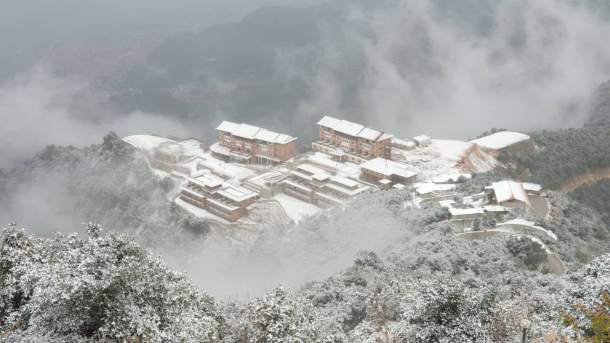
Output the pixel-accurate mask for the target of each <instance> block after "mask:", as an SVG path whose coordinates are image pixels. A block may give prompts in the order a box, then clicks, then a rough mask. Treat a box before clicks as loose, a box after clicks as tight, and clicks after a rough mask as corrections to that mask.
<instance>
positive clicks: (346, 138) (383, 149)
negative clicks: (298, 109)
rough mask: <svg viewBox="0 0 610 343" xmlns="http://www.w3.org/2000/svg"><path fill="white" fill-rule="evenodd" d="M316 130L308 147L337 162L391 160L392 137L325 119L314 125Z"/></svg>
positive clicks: (347, 123)
mask: <svg viewBox="0 0 610 343" xmlns="http://www.w3.org/2000/svg"><path fill="white" fill-rule="evenodd" d="M318 131H319V132H318V133H319V138H318V140H317V141H315V142H313V143H312V148H313V149H314V150H318V151H321V152H324V153H327V154H330V155H332V156H333V158H336V159H338V160H340V161H350V162H354V163H358V164H360V163H364V162H366V161H368V160H370V159H373V158H377V157H383V158H386V159H392V146H391V139H392V137H394V136H393V135H390V134H388V133H385V132H382V131H379V130H375V129H372V128H370V127H366V126H364V125H360V124H356V123H352V122H349V121H347V120H340V119H336V118H333V117H329V116H325V117H324V118H322V120H320V121H319V122H318Z"/></svg>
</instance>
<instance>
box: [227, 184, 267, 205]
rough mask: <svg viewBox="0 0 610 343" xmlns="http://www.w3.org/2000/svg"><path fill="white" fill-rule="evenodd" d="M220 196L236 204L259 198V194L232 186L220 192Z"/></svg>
mask: <svg viewBox="0 0 610 343" xmlns="http://www.w3.org/2000/svg"><path fill="white" fill-rule="evenodd" d="M218 194H220V195H222V196H224V197H225V198H229V199H231V200H233V201H235V202H240V201H244V200H247V199H250V198H255V197H256V196H258V194H257V193H255V192H253V191H251V190H249V189H246V188H242V187H236V186H230V187H227V188H224V189H221V190H219V191H218Z"/></svg>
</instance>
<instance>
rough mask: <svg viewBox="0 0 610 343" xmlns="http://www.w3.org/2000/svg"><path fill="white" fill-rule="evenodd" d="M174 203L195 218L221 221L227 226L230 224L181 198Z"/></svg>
mask: <svg viewBox="0 0 610 343" xmlns="http://www.w3.org/2000/svg"><path fill="white" fill-rule="evenodd" d="M174 203H176V205H178V206H180V207H182V208H183V209H185V210H187V211H188V212H189V213H191V214H193V215H194V216H197V217H201V218H207V219H212V220H215V221H219V222H222V223H225V224H228V223H229V222H228V221H226V220H225V219H223V218H220V217H218V216H215V215H213V214H212V213H210V212H208V211H206V210H204V209H202V208H199V207H197V206H193V205H191V204H189V203H188V202H186V201H184V200H182V199H180V197H178V198H176V199H175V200H174Z"/></svg>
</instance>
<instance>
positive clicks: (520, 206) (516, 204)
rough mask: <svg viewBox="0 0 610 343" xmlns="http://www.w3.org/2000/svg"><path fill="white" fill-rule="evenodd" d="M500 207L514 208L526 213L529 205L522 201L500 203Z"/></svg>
mask: <svg viewBox="0 0 610 343" xmlns="http://www.w3.org/2000/svg"><path fill="white" fill-rule="evenodd" d="M499 205H501V206H504V207H508V208H512V209H520V210H523V211H525V209H526V207H527V204H526V203H524V202H522V201H516V200H513V201H505V202H503V203H500V204H499Z"/></svg>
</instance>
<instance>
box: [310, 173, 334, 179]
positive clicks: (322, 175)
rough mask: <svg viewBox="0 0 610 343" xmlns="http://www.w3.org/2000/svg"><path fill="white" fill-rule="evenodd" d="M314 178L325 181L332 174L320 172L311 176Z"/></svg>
mask: <svg viewBox="0 0 610 343" xmlns="http://www.w3.org/2000/svg"><path fill="white" fill-rule="evenodd" d="M311 178H312V179H314V180H316V181H324V180H328V179H330V175H328V174H326V173H319V174H315V175H312V176H311Z"/></svg>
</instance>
